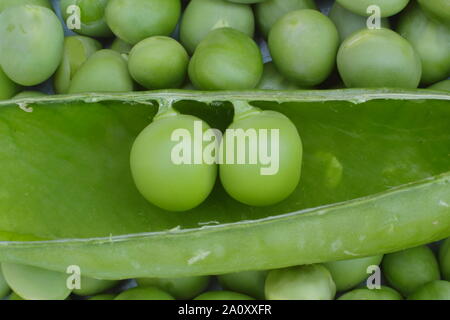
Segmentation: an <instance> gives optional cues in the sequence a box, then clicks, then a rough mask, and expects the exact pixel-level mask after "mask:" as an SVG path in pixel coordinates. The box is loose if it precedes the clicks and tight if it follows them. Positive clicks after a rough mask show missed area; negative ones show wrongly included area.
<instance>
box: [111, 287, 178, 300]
mask: <svg viewBox="0 0 450 320" xmlns="http://www.w3.org/2000/svg"><path fill="white" fill-rule="evenodd" d="M114 300H175V299H174V298H173V297H172V296H171V295H170V294H168V293H167V292H164V291H162V290H160V289H158V288H155V287H137V288H133V289H128V290H126V291H124V292H122V293H121V294H119V295H118V296H117V297H116V298H115V299H114Z"/></svg>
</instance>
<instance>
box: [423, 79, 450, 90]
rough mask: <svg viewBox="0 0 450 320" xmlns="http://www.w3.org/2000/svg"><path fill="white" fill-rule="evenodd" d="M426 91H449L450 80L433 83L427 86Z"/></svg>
mask: <svg viewBox="0 0 450 320" xmlns="http://www.w3.org/2000/svg"><path fill="white" fill-rule="evenodd" d="M428 89H432V90H442V91H450V79H449V80H444V81H441V82H438V83H435V84H433V85H431V86H429V87H428Z"/></svg>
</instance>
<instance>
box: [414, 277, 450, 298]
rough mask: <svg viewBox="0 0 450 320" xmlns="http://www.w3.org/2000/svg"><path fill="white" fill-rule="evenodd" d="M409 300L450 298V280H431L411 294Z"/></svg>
mask: <svg viewBox="0 0 450 320" xmlns="http://www.w3.org/2000/svg"><path fill="white" fill-rule="evenodd" d="M408 300H450V282H448V281H444V280H436V281H432V282H429V283H427V284H425V285H423V286H422V287H420V288H419V289H417V290H416V291H415V292H414V293H413V294H411V295H410V296H409V297H408Z"/></svg>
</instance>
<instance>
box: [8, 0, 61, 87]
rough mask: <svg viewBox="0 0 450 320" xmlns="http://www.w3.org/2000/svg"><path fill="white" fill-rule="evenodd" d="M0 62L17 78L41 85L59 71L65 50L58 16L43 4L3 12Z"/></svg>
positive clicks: (11, 77)
mask: <svg viewBox="0 0 450 320" xmlns="http://www.w3.org/2000/svg"><path fill="white" fill-rule="evenodd" d="M0 39H2V41H1V42H0V65H1V67H2V68H3V71H4V72H5V74H6V75H7V76H8V77H9V78H10V79H11V80H12V81H14V82H16V83H18V84H20V85H24V86H34V85H37V84H39V83H41V82H43V81H45V80H47V79H48V78H50V76H51V75H52V74H53V73H54V72H55V70H56V68H57V67H58V65H59V62H60V61H61V57H62V53H63V42H64V33H63V28H62V25H61V23H60V21H59V20H58V17H57V16H56V15H55V14H54V13H53V11H51V10H50V9H47V8H45V7H42V6H34V5H26V6H13V7H9V8H8V9H6V10H4V11H3V12H2V14H1V15H0Z"/></svg>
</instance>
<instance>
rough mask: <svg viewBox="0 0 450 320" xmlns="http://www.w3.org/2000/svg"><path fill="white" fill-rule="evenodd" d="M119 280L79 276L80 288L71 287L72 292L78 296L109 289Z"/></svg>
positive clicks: (94, 293)
mask: <svg viewBox="0 0 450 320" xmlns="http://www.w3.org/2000/svg"><path fill="white" fill-rule="evenodd" d="M118 283H119V282H118V281H112V280H100V279H95V278H89V277H84V276H81V278H80V288H79V289H73V293H75V294H77V295H79V296H91V295H96V294H99V293H101V292H103V291H106V290H109V289H111V288H113V287H114V286H116V285H117V284H118Z"/></svg>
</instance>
